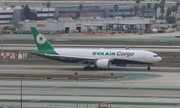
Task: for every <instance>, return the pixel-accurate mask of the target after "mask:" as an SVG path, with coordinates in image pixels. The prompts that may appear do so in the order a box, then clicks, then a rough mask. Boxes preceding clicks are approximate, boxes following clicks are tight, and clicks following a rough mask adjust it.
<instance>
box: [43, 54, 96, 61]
mask: <svg viewBox="0 0 180 108" xmlns="http://www.w3.org/2000/svg"><path fill="white" fill-rule="evenodd" d="M45 55H46V56H52V57H54V56H56V57H61V58H73V59H85V60H96V58H94V57H80V56H69V55H54V54H45Z"/></svg>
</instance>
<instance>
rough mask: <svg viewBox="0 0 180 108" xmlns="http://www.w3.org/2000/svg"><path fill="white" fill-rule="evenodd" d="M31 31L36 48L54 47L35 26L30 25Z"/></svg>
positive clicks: (47, 48) (46, 48)
mask: <svg viewBox="0 0 180 108" xmlns="http://www.w3.org/2000/svg"><path fill="white" fill-rule="evenodd" d="M31 32H32V34H33V36H34V41H35V42H36V46H37V47H38V50H49V49H54V48H53V47H52V46H51V44H50V43H49V42H48V40H47V39H46V38H45V37H44V36H43V35H42V34H41V33H40V32H39V31H38V30H37V29H36V28H35V27H31Z"/></svg>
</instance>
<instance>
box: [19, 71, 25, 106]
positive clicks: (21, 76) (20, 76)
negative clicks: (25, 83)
mask: <svg viewBox="0 0 180 108" xmlns="http://www.w3.org/2000/svg"><path fill="white" fill-rule="evenodd" d="M18 77H19V78H21V104H20V106H21V108H22V79H23V78H24V75H22V74H21V75H18Z"/></svg>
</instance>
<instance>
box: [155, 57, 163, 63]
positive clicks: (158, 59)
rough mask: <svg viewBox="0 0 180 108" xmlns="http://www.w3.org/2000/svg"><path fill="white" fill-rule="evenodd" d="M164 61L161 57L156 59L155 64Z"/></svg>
mask: <svg viewBox="0 0 180 108" xmlns="http://www.w3.org/2000/svg"><path fill="white" fill-rule="evenodd" d="M161 60H162V58H161V57H155V60H154V61H155V62H160V61H161Z"/></svg>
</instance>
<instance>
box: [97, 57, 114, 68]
mask: <svg viewBox="0 0 180 108" xmlns="http://www.w3.org/2000/svg"><path fill="white" fill-rule="evenodd" d="M110 65H111V61H110V60H109V59H100V60H97V61H96V66H97V67H98V68H102V69H109V67H110Z"/></svg>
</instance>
